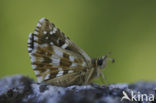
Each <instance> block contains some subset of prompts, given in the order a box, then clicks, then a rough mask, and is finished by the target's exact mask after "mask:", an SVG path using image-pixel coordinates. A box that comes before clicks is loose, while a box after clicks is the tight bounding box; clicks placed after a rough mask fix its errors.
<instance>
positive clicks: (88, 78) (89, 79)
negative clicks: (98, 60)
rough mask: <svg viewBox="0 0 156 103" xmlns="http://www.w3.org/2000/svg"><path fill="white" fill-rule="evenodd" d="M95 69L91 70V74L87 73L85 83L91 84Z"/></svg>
mask: <svg viewBox="0 0 156 103" xmlns="http://www.w3.org/2000/svg"><path fill="white" fill-rule="evenodd" d="M94 71H95V70H94V68H92V69H91V70H90V72H89V74H88V75H87V77H86V79H85V85H87V84H89V82H90V81H91V79H92V76H93V73H94Z"/></svg>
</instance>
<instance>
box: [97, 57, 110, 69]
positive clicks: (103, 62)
mask: <svg viewBox="0 0 156 103" xmlns="http://www.w3.org/2000/svg"><path fill="white" fill-rule="evenodd" d="M106 59H107V56H102V57H101V58H97V59H96V61H95V66H96V67H97V68H98V69H103V68H104V67H105V65H106Z"/></svg>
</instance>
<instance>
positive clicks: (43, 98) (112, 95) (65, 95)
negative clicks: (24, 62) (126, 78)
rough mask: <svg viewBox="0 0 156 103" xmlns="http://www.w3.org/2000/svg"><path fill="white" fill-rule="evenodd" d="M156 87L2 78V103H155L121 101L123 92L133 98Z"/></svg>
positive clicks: (20, 77)
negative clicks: (50, 82) (54, 84)
mask: <svg viewBox="0 0 156 103" xmlns="http://www.w3.org/2000/svg"><path fill="white" fill-rule="evenodd" d="M155 88H156V83H154V82H137V83H134V84H111V85H108V86H104V85H103V86H99V85H97V84H91V85H87V86H77V85H73V86H69V87H57V86H52V85H46V84H39V83H36V82H34V81H33V80H32V79H30V78H28V77H25V76H22V75H15V76H10V77H4V78H2V79H0V103H155V102H156V100H154V101H153V102H148V101H146V98H144V99H145V100H141V101H133V102H132V101H129V100H126V99H124V100H123V101H121V98H122V97H123V91H124V92H125V93H126V94H127V95H128V96H129V98H131V91H133V92H134V93H135V94H138V93H139V94H143V93H144V94H148V95H150V94H153V95H155ZM137 100H138V98H137Z"/></svg>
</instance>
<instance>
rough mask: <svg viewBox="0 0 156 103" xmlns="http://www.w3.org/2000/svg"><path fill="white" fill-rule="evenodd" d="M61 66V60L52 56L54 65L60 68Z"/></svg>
mask: <svg viewBox="0 0 156 103" xmlns="http://www.w3.org/2000/svg"><path fill="white" fill-rule="evenodd" d="M59 64H60V58H58V57H57V56H56V55H52V65H55V66H58V65H59Z"/></svg>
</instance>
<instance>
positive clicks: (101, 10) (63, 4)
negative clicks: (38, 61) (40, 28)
mask: <svg viewBox="0 0 156 103" xmlns="http://www.w3.org/2000/svg"><path fill="white" fill-rule="evenodd" d="M42 17H46V18H48V19H49V20H50V21H52V22H54V24H55V25H56V26H57V27H59V28H60V29H61V30H62V31H63V32H64V33H65V34H66V35H67V36H69V37H70V38H71V40H72V41H74V42H75V43H76V44H77V45H79V46H80V47H81V48H82V49H84V50H85V51H86V52H87V53H88V54H89V55H90V56H91V57H100V56H102V55H104V54H107V53H108V52H112V55H111V57H113V58H115V60H116V63H114V64H111V63H109V65H108V66H107V67H106V69H105V70H103V72H104V74H105V76H106V78H107V80H108V81H109V83H125V82H128V83H130V82H135V81H139V80H148V81H150V80H155V79H156V75H155V73H156V60H155V59H156V2H155V1H154V0H153V1H152V0H122V1H121V0H77V1H76V0H0V77H3V76H8V75H15V74H24V75H26V76H29V77H32V78H34V79H35V75H34V73H33V70H32V67H31V63H30V58H29V56H28V53H27V39H28V34H29V33H30V32H33V31H34V29H35V26H36V24H37V22H38V21H39V19H40V18H42Z"/></svg>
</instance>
